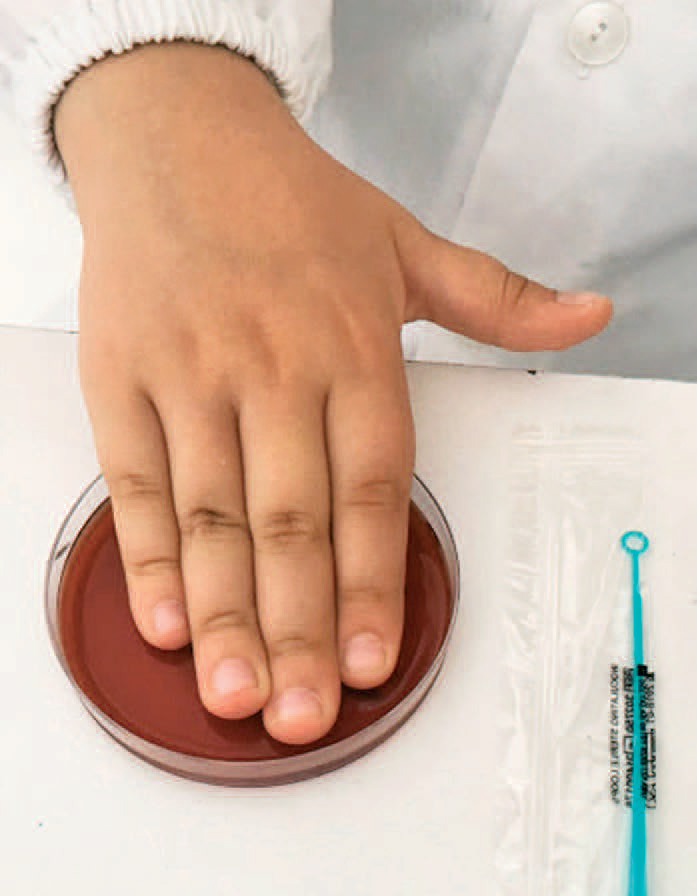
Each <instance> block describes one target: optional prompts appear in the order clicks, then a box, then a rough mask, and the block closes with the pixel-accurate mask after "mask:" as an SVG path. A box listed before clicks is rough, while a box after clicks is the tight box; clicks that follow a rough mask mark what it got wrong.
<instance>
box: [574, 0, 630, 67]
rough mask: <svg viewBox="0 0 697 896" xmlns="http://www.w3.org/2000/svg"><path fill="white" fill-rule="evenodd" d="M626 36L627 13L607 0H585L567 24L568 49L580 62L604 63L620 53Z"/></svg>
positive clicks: (627, 35)
mask: <svg viewBox="0 0 697 896" xmlns="http://www.w3.org/2000/svg"><path fill="white" fill-rule="evenodd" d="M628 38H629V17H628V16H627V13H626V12H625V11H624V10H623V9H622V7H621V6H620V5H619V4H617V3H611V2H609V0H604V2H595V3H587V4H586V5H585V6H582V7H581V9H579V11H578V12H577V13H576V15H575V16H574V18H573V20H572V22H571V25H570V26H569V49H570V50H571V52H572V53H573V54H574V56H575V57H576V58H577V59H578V60H579V61H580V62H583V63H584V65H606V64H607V63H608V62H612V60H613V59H617V57H618V56H619V55H620V54H621V53H622V50H624V48H625V46H626V45H627V40H628Z"/></svg>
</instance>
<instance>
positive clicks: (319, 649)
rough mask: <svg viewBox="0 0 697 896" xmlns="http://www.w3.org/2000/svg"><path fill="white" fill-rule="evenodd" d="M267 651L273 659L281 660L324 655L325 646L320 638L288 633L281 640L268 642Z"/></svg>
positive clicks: (299, 633) (276, 639)
mask: <svg viewBox="0 0 697 896" xmlns="http://www.w3.org/2000/svg"><path fill="white" fill-rule="evenodd" d="M266 647H267V650H268V652H269V656H270V657H271V659H279V658H282V657H289V656H308V655H316V654H318V653H323V652H324V651H325V649H326V646H325V644H324V643H323V642H322V641H320V640H319V638H314V637H311V636H309V635H307V634H302V633H301V632H298V633H288V634H286V635H283V636H282V637H280V638H275V639H272V640H271V641H268V642H267V645H266Z"/></svg>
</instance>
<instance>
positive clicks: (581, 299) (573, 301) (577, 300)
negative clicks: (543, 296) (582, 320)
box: [557, 292, 607, 305]
mask: <svg viewBox="0 0 697 896" xmlns="http://www.w3.org/2000/svg"><path fill="white" fill-rule="evenodd" d="M606 298H607V297H606V296H603V295H601V294H600V293H599V292H560V293H557V302H559V304H560V305H590V304H591V303H592V302H603V301H605V300H606Z"/></svg>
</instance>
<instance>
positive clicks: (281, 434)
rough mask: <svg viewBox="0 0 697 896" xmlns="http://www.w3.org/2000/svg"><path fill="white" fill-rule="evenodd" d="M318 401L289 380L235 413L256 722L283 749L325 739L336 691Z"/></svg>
mask: <svg viewBox="0 0 697 896" xmlns="http://www.w3.org/2000/svg"><path fill="white" fill-rule="evenodd" d="M324 400H325V399H324V396H323V394H322V393H321V390H319V389H314V390H313V389H312V388H310V387H308V386H306V385H301V386H298V385H297V384H296V386H295V388H290V387H288V386H284V387H280V388H274V389H264V390H261V389H256V390H255V393H254V395H253V396H250V397H249V398H247V399H246V401H245V402H244V404H243V405H242V406H241V407H240V436H241V441H242V451H243V458H244V471H245V488H246V496H247V512H248V518H249V523H250V527H251V531H252V539H253V542H254V571H255V580H256V597H257V611H258V614H259V622H260V626H261V631H262V634H263V636H264V640H265V642H266V649H267V653H268V656H269V662H270V667H271V681H272V685H271V688H272V689H271V699H270V701H269V703H267V705H266V706H265V707H264V723H265V725H266V728H267V730H268V731H269V732H270V733H271V734H272V736H274V737H276V738H277V739H278V740H281V741H285V742H287V743H308V742H310V741H312V740H315V739H317V738H318V737H321V736H322V735H323V734H325V733H326V732H327V731H328V730H329V729H330V728H331V726H332V725H333V724H334V721H335V719H336V715H337V712H338V709H339V700H340V695H341V684H340V679H339V671H338V662H337V657H336V609H335V600H334V570H333V560H332V553H331V541H330V532H329V524H330V518H331V512H330V504H331V499H330V491H329V474H328V468H327V457H326V443H325V436H324Z"/></svg>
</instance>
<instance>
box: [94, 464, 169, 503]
mask: <svg viewBox="0 0 697 896" xmlns="http://www.w3.org/2000/svg"><path fill="white" fill-rule="evenodd" d="M105 476H106V478H107V481H108V483H109V491H110V493H111V497H112V498H113V500H114V501H116V502H117V503H125V502H133V501H143V500H144V501H153V500H158V499H161V498H162V497H163V496H164V489H163V487H162V483H161V482H160V480H159V479H157V478H156V477H155V476H153V475H150V474H147V473H141V472H135V471H127V472H116V473H111V474H109V473H108V472H105Z"/></svg>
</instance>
